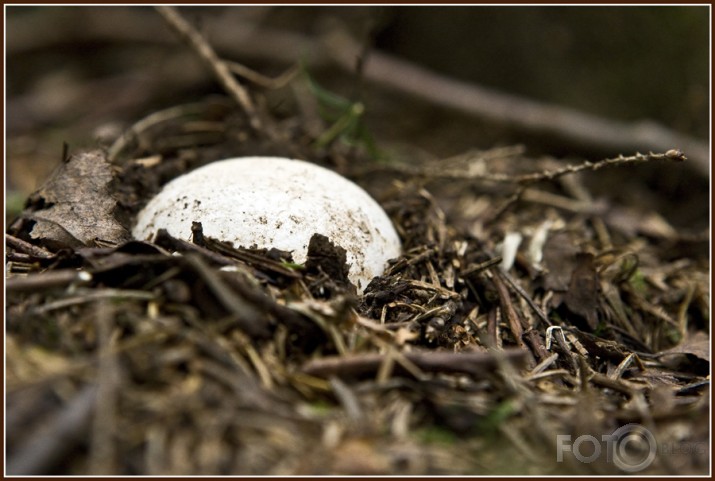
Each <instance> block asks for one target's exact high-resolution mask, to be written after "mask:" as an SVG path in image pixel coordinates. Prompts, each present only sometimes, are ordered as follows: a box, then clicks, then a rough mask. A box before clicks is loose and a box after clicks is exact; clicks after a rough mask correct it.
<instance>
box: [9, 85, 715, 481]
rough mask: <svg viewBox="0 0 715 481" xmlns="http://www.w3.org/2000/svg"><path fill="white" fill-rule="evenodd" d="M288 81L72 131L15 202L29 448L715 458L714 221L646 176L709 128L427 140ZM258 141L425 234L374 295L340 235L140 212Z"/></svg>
mask: <svg viewBox="0 0 715 481" xmlns="http://www.w3.org/2000/svg"><path fill="white" fill-rule="evenodd" d="M290 82H293V83H294V84H296V85H298V86H299V87H301V88H294V89H292V90H291V92H292V93H293V95H295V96H296V98H294V99H293V101H294V105H296V106H298V107H297V108H296V109H295V111H294V112H292V113H290V114H286V113H285V111H283V112H281V113H280V114H278V113H276V111H275V110H272V109H271V108H269V107H267V106H266V102H261V101H260V100H261V99H262V96H263V93H262V90H261V89H249V90H247V91H246V90H243V87H241V86H233V87H231V86H230V85H229V86H228V92H229V94H235V93H236V92H239V91H240V92H245V93H247V96H248V98H249V99H253V102H252V103H249V104H246V103H245V101H244V102H243V103H242V102H241V100H240V99H239V100H238V102H236V95H233V98H230V97H232V96H231V95H229V97H221V96H212V97H209V98H207V99H205V100H204V101H200V102H195V103H192V104H188V105H178V106H176V107H172V108H170V109H166V110H162V111H159V112H155V113H154V114H152V115H151V116H149V117H147V118H146V119H144V120H143V121H141V122H138V123H137V124H135V125H134V127H133V128H132V129H129V130H127V131H126V132H125V133H124V134H123V135H121V136H119V137H117V138H116V139H115V141H114V142H113V143H112V144H111V145H110V146H109V148H105V149H87V150H77V151H75V150H74V149H73V150H72V151H71V152H67V153H65V155H63V162H62V164H61V165H60V166H59V167H58V168H57V170H56V171H55V173H54V174H53V175H52V176H51V177H50V178H49V179H48V180H47V182H45V183H44V184H43V185H42V186H41V187H40V188H39V189H38V190H37V191H36V192H34V193H33V194H32V195H30V196H29V198H27V200H26V201H25V204H24V207H23V208H22V209H21V210H20V211H19V212H18V213H17V215H16V216H13V218H8V225H7V231H6V344H5V346H6V391H7V398H6V399H7V405H6V428H7V438H6V439H7V472H8V474H73V475H89V474H125V475H133V474H155V475H159V474H161V475H186V474H204V475H221V474H245V475H248V474H254V475H256V474H272V475H315V474H337V475H348V474H363V475H376V474H395V475H440V474H442V475H444V474H472V475H482V474H513V475H516V474H522V475H524V474H530V475H533V474H545V475H549V474H562V475H563V474H581V475H589V474H590V475H594V474H621V473H633V472H638V473H642V474H706V473H707V471H708V467H709V461H710V445H709V434H710V425H709V413H710V399H709V392H710V377H709V373H710V331H709V329H710V328H709V325H710V318H709V315H710V314H709V313H710V291H709V285H710V260H709V252H708V247H709V240H710V237H709V232H703V231H701V230H699V229H692V230H688V229H685V228H682V227H680V226H675V225H673V222H671V221H670V220H669V219H670V218H671V217H669V215H672V213H673V212H676V213H677V212H678V209H689V208H690V205H692V200H691V199H687V198H686V197H685V196H681V197H673V195H672V193H670V192H662V193H660V192H654V191H653V189H652V188H645V187H644V186H643V182H642V181H641V180H639V178H638V175H637V172H638V171H639V169H650V170H651V172H656V173H657V172H659V171H662V172H664V173H667V172H671V171H672V169H678V168H683V167H682V166H684V165H686V164H687V162H688V159H686V157H687V155H688V153H687V152H680V151H679V150H677V146H673V149H672V150H668V151H664V152H655V153H653V152H650V153H635V152H633V153H629V152H623V153H622V154H623V155H620V156H619V155H615V156H613V157H612V158H607V159H598V158H596V159H589V160H588V161H587V160H576V161H574V160H573V159H572V160H571V161H570V162H567V161H564V160H559V159H557V158H555V157H552V156H549V155H538V156H536V155H530V154H528V153H527V151H526V150H525V149H524V148H523V147H521V146H519V145H514V146H501V147H495V148H493V149H485V150H470V151H468V152H465V153H464V154H463V155H458V156H454V157H450V158H447V159H431V158H425V156H424V155H421V152H422V151H421V150H418V149H410V148H409V147H404V146H403V147H402V150H400V151H395V150H390V149H389V148H387V147H384V146H383V144H381V143H380V138H379V136H376V138H374V139H373V137H372V136H371V135H370V134H369V133H368V132H367V131H366V130H365V127H364V125H363V124H362V123H361V118H360V116H359V112H360V108H362V105H361V104H359V103H357V102H350V101H347V100H345V99H340V102H337V103H335V102H333V103H330V101H331V99H332V100H334V98H333V97H331V95H330V93H329V92H327V91H326V90H323V89H321V88H320V87H318V86H317V84H315V83H314V82H313V81H312V80H311V79H309V78H307V77H305V76H301V75H297V76H296V75H294V76H293V77H291V80H290ZM231 88H233V89H234V90H231ZM341 102H342V103H341ZM247 105H248V107H249V108H247ZM325 108H333V109H334V110H333V113H334V114H335V116H334V117H332V118H330V117H329V116H326V115H322V116H321V115H318V114H317V112H320V111H321V109H322V110H323V112H324V111H325ZM356 112H357V113H358V115H356V114H355V113H356ZM243 155H279V156H286V157H291V158H300V159H304V160H308V161H311V162H314V163H316V164H319V165H322V166H324V167H327V168H330V169H332V170H335V171H336V172H338V173H340V174H342V175H344V176H345V177H347V178H349V179H351V180H353V181H354V182H356V183H357V184H359V185H360V186H362V187H363V188H365V189H366V190H367V191H368V192H370V193H371V194H372V195H373V197H374V198H375V199H376V200H377V201H378V202H379V203H380V204H381V205H382V206H383V208H384V209H385V211H386V212H387V213H388V215H389V217H390V218H391V220H392V222H393V224H394V225H395V227H396V230H397V232H398V233H399V235H400V238H401V241H402V247H403V254H402V255H401V256H400V257H399V258H397V259H393V260H391V261H390V263H389V266H388V267H387V269H386V271H385V273H384V274H383V275H382V276H380V277H377V278H375V279H374V280H373V281H372V282H371V283H370V285H369V286H368V287H367V289H366V290H365V292H364V293H363V294H362V295H355V294H354V290H352V289H350V288H349V287H346V286H345V285H344V284H343V283H341V282H337V281H336V279H335V278H333V277H330V276H328V275H326V274H325V272H326V271H331V270H334V269H335V266H332V265H329V264H328V262H330V261H329V260H325V259H332V258H333V257H331V256H324V257H322V259H323V260H322V261H321V260H320V259H321V257H320V256H317V257H318V259H319V260H318V261H316V262H314V263H312V264H311V266H310V268H305V267H303V268H298V267H296V266H295V265H293V264H292V263H290V262H286V261H289V260H290V259H277V258H275V256H274V253H273V252H271V251H266V250H258V249H250V248H247V247H246V246H230V245H226V244H223V243H220V242H218V241H216V240H214V239H210V238H207V239H201V240H199V239H196V238H195V239H193V240H192V239H178V238H174V237H172V236H171V235H169V234H168V233H166V232H162V233H160V234H159V235H158V236H157V237H156V238H155V239H153V240H152V241H151V242H150V241H146V240H141V241H140V240H134V239H132V238H131V236H130V235H129V232H130V230H131V226H132V223H133V222H134V218H135V216H136V214H137V213H138V212H139V210H140V209H141V208H142V207H143V206H144V205H145V204H146V202H147V201H148V200H149V199H150V198H151V197H152V196H153V195H154V194H156V193H157V192H158V191H159V190H160V188H161V186H162V185H164V184H165V183H166V182H168V181H169V180H171V179H173V178H175V177H177V176H178V175H181V174H183V173H185V172H188V171H190V170H193V169H194V168H197V167H199V166H201V165H205V164H207V163H209V162H211V161H214V160H218V159H223V158H229V157H239V156H243ZM656 175H657V174H656ZM663 175H667V174H663ZM614 179H617V180H614ZM613 186H617V187H616V188H617V189H619V190H621V191H623V192H622V195H610V196H607V195H604V192H608V191H609V188H613ZM685 190H687V189H685ZM680 202H682V204H681V203H680ZM83 208H84V209H85V210H82V209H83ZM662 212H667V213H668V215H664V214H663V213H662ZM705 212H707V209H705ZM197 220H199V219H197ZM226 266H232V267H233V268H232V269H230V270H228V269H225V268H226ZM338 267H339V268H340V267H342V266H338ZM246 306H248V309H249V311H250V315H249V313H247V311H246V310H245V309H246ZM249 317H250V318H251V319H252V320H251V322H247V318H249ZM609 436H610V437H609ZM599 451H600V452H599Z"/></svg>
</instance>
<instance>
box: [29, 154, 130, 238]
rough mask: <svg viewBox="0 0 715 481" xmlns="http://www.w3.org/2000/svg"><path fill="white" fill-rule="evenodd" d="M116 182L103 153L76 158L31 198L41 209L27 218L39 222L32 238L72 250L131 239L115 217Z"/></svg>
mask: <svg viewBox="0 0 715 481" xmlns="http://www.w3.org/2000/svg"><path fill="white" fill-rule="evenodd" d="M113 179H114V176H113V174H112V168H111V165H110V164H109V162H108V161H107V159H106V156H105V155H104V153H103V152H101V151H90V152H82V153H79V154H76V155H73V156H72V157H71V158H70V159H69V161H67V162H65V163H63V164H62V165H61V166H60V167H59V168H58V169H57V170H56V171H55V173H54V174H53V176H52V177H51V178H50V179H49V180H48V181H47V182H46V183H45V185H43V186H42V187H41V188H40V189H39V190H38V191H37V192H35V193H34V194H33V196H32V197H31V200H32V201H33V204H34V205H35V206H40V208H39V209H38V208H37V207H35V209H31V211H30V213H29V214H26V215H25V217H27V218H29V219H32V220H34V221H35V225H34V226H33V228H32V231H31V232H30V236H31V237H32V238H33V239H43V240H45V241H49V242H52V243H59V244H61V245H66V246H70V247H77V246H79V245H92V244H93V243H94V241H95V240H96V239H101V240H104V241H109V242H113V243H120V242H123V241H126V240H129V239H131V235H130V234H129V232H128V231H127V229H125V228H124V227H123V226H122V225H120V224H119V223H118V222H117V220H116V219H115V218H114V215H113V212H114V209H115V207H116V205H117V202H116V200H115V199H114V197H113V196H112V190H111V189H110V187H109V186H110V183H111V182H112V180H113Z"/></svg>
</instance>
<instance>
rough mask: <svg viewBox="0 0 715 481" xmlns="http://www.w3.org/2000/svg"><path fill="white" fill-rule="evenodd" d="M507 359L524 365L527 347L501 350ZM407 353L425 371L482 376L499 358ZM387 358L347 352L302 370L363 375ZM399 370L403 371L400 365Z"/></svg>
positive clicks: (315, 373) (474, 354)
mask: <svg viewBox="0 0 715 481" xmlns="http://www.w3.org/2000/svg"><path fill="white" fill-rule="evenodd" d="M500 354H501V355H503V356H504V357H505V358H506V359H507V360H508V361H510V362H513V363H516V364H518V365H519V366H523V364H524V362H525V361H526V354H527V351H526V350H523V349H508V350H504V351H500ZM403 355H404V357H405V358H406V359H407V360H408V361H410V362H412V363H413V364H414V365H416V366H417V367H419V368H420V369H421V370H423V371H425V372H461V373H465V374H471V375H472V376H475V377H477V378H483V377H485V376H486V375H488V374H489V373H493V372H494V370H495V369H496V368H497V367H498V365H499V361H498V360H497V356H496V355H495V353H491V352H442V351H423V352H405V353H403ZM384 360H385V354H378V353H364V354H352V355H348V356H326V357H323V358H320V359H315V360H312V361H309V362H307V363H306V364H305V365H304V366H303V368H302V372H304V373H305V374H309V375H311V376H317V377H325V378H328V377H331V376H338V377H341V376H345V377H361V376H366V375H373V374H374V373H375V372H377V370H378V369H379V368H380V366H381V365H382V363H383V362H384ZM395 369H396V371H398V372H400V373H404V372H405V371H404V369H402V368H400V366H399V365H396V366H395Z"/></svg>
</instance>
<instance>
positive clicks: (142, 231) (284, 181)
mask: <svg viewBox="0 0 715 481" xmlns="http://www.w3.org/2000/svg"><path fill="white" fill-rule="evenodd" d="M192 222H201V224H202V226H203V232H204V235H206V236H210V237H213V238H216V239H218V240H221V241H228V242H231V243H232V244H233V245H234V247H240V246H242V247H256V248H271V247H274V248H277V249H281V250H285V251H292V253H293V259H294V260H295V262H297V263H304V262H305V260H306V255H307V252H308V243H309V241H310V238H311V237H312V236H313V234H314V233H319V234H322V235H324V236H326V237H328V238H329V239H330V240H331V241H332V242H333V243H335V244H337V245H339V246H341V247H342V248H343V249H345V250H346V257H347V262H348V264H350V270H349V274H348V278H349V279H350V281H351V282H352V283H353V284H355V285H356V286H357V288H358V292H362V291H363V290H364V289H365V287H366V286H367V284H368V283H369V282H370V281H371V280H372V278H373V277H375V276H378V275H381V274H382V273H383V271H384V268H385V266H386V264H387V261H388V260H389V259H392V258H395V257H398V256H399V255H400V239H399V237H398V235H397V233H396V232H395V229H394V227H393V225H392V223H391V222H390V219H389V218H388V217H387V215H386V214H385V212H384V211H383V210H382V208H381V207H380V206H379V205H378V203H377V202H375V200H373V199H372V197H370V195H369V194H368V193H367V192H365V191H364V190H363V189H362V188H360V187H358V186H357V185H356V184H354V183H353V182H351V181H349V180H348V179H346V178H344V177H342V176H340V175H338V174H336V173H335V172H333V171H331V170H328V169H326V168H323V167H320V166H317V165H314V164H311V163H309V162H304V161H301V160H292V159H286V158H281V157H238V158H232V159H226V160H220V161H217V162H213V163H211V164H208V165H205V166H203V167H200V168H198V169H196V170H194V171H192V172H189V173H187V174H185V175H182V176H180V177H177V178H176V179H174V180H172V181H171V182H169V183H168V184H166V185H165V186H164V188H163V189H162V190H161V192H159V193H158V194H157V195H156V196H155V197H154V198H153V199H151V201H149V203H148V204H147V205H146V207H145V208H144V209H143V210H142V211H141V212H140V213H139V215H138V216H137V221H136V225H135V226H134V228H133V230H132V234H133V235H134V237H135V238H136V239H141V240H146V239H150V238H151V237H152V236H154V235H155V234H156V232H157V231H158V230H159V229H162V228H163V229H166V230H167V231H168V232H169V234H171V235H172V236H174V237H177V238H180V239H185V240H189V239H191V225H192Z"/></svg>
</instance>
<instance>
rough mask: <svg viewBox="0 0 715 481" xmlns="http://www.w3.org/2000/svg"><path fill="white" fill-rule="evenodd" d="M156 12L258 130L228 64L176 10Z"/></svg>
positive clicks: (254, 114)
mask: <svg viewBox="0 0 715 481" xmlns="http://www.w3.org/2000/svg"><path fill="white" fill-rule="evenodd" d="M156 11H157V12H159V14H160V15H161V16H162V17H163V18H164V20H166V22H167V23H168V24H169V25H170V26H171V27H172V28H173V29H174V30H175V31H176V32H177V33H178V34H179V36H181V38H182V39H184V41H186V42H187V43H188V44H189V45H190V46H191V48H192V49H193V50H194V51H195V52H196V53H197V55H198V56H199V57H200V58H201V59H202V60H203V61H204V62H205V63H206V64H207V66H208V67H209V68H210V69H211V70H212V71H213V73H214V75H215V76H216V78H217V79H218V81H219V82H220V83H221V86H223V88H224V89H225V90H226V92H228V94H229V95H230V96H231V97H233V99H234V100H235V101H236V102H237V103H238V105H240V106H241V107H242V108H243V110H244V112H246V115H247V116H248V120H249V122H250V123H251V126H252V127H253V128H254V129H255V130H260V129H261V127H262V125H261V120H260V119H259V118H258V113H257V112H256V107H255V106H254V105H253V100H251V97H250V96H249V95H248V92H247V91H246V89H245V88H243V86H242V85H241V84H240V83H239V82H238V80H236V78H235V77H234V76H233V74H232V73H231V67H230V66H229V64H228V63H227V62H224V61H223V60H221V59H220V58H219V56H218V55H217V54H216V52H215V51H214V49H213V48H212V47H211V45H209V43H208V42H207V41H206V39H205V38H204V37H203V36H202V35H201V34H200V33H199V32H198V30H196V29H195V28H194V27H192V26H191V24H189V22H187V21H186V20H185V19H184V18H183V17H182V16H181V15H180V14H179V12H178V11H177V10H176V8H174V7H171V6H167V5H160V6H157V7H156ZM234 68H235V66H234Z"/></svg>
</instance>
